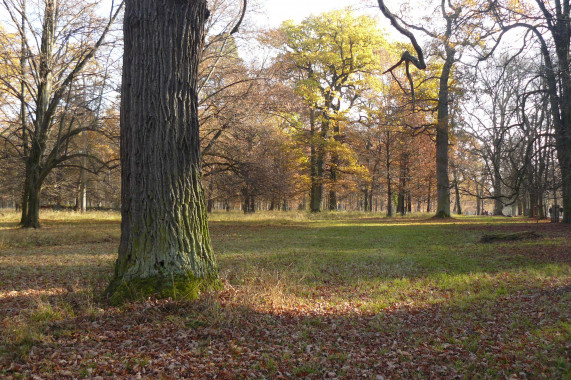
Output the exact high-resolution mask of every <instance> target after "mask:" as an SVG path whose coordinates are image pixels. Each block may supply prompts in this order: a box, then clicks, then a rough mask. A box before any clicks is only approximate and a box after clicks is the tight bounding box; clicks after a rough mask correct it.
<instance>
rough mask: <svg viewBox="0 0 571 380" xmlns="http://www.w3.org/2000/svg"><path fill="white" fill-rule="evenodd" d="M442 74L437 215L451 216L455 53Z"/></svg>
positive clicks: (438, 133)
mask: <svg viewBox="0 0 571 380" xmlns="http://www.w3.org/2000/svg"><path fill="white" fill-rule="evenodd" d="M446 50H447V59H446V62H445V63H444V66H443V68H442V74H441V76H440V90H439V92H438V126H437V127H436V189H437V204H436V217H439V218H449V217H450V180H449V178H448V125H449V120H448V117H449V115H448V78H449V77H450V71H451V70H452V66H453V63H454V54H453V53H450V52H448V50H449V48H448V47H447V48H446Z"/></svg>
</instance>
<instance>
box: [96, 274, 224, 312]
mask: <svg viewBox="0 0 571 380" xmlns="http://www.w3.org/2000/svg"><path fill="white" fill-rule="evenodd" d="M219 289H222V283H221V282H220V280H219V279H218V277H217V276H212V277H211V278H196V277H195V276H193V275H192V274H189V275H186V276H184V275H179V276H173V277H168V278H167V277H162V276H153V277H147V278H136V279H132V280H129V281H125V280H123V279H114V280H112V281H111V283H110V284H109V286H108V287H107V289H105V293H104V295H105V296H106V297H107V299H108V300H109V303H110V304H111V305H114V306H119V305H122V304H124V303H125V302H126V301H128V300H132V301H137V300H142V299H146V298H148V297H151V296H154V297H157V298H172V299H173V300H187V301H191V300H194V299H196V298H198V296H199V295H200V293H203V292H206V291H211V290H219Z"/></svg>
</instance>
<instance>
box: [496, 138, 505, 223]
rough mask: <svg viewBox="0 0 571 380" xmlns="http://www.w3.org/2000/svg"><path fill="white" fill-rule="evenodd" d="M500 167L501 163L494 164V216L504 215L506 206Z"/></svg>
mask: <svg viewBox="0 0 571 380" xmlns="http://www.w3.org/2000/svg"><path fill="white" fill-rule="evenodd" d="M496 149H497V148H496ZM499 165H500V163H499V162H494V215H503V210H504V204H503V202H502V178H501V174H500V167H499Z"/></svg>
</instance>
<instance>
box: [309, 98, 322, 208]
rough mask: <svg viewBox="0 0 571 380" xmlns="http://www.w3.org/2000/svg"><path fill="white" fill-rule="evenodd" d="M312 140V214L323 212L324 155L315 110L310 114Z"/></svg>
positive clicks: (310, 199)
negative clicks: (316, 126) (319, 140)
mask: <svg viewBox="0 0 571 380" xmlns="http://www.w3.org/2000/svg"><path fill="white" fill-rule="evenodd" d="M309 123H310V128H311V129H310V140H311V143H310V144H311V158H310V159H311V162H310V165H311V167H310V171H311V189H310V193H309V208H310V210H311V212H319V211H321V199H322V197H323V154H322V153H321V151H322V149H321V148H320V146H319V144H320V143H318V142H317V136H316V128H315V110H314V109H313V108H312V109H311V110H310V113H309Z"/></svg>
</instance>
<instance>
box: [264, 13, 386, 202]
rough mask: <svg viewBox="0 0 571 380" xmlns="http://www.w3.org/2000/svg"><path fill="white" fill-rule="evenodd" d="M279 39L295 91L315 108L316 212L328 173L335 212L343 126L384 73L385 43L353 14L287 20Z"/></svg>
mask: <svg viewBox="0 0 571 380" xmlns="http://www.w3.org/2000/svg"><path fill="white" fill-rule="evenodd" d="M279 34H280V38H279V40H278V41H279V42H281V46H279V45H278V44H276V43H275V41H274V45H277V46H276V47H279V48H281V49H282V51H283V53H282V55H281V56H280V57H279V59H281V60H282V61H285V62H287V63H288V64H289V65H290V67H291V73H292V78H293V79H294V85H295V87H296V90H297V92H298V94H299V95H300V97H301V98H302V101H303V102H304V104H305V105H306V106H307V107H308V108H309V109H310V112H309V113H310V117H309V119H310V120H309V124H310V135H311V137H310V141H311V153H310V154H311V158H310V162H311V192H310V198H311V200H310V205H311V211H314V212H315V211H320V210H321V199H322V193H323V189H324V186H323V185H324V182H325V180H326V178H325V174H326V171H328V172H329V183H330V186H331V188H330V192H329V209H330V210H334V209H336V208H337V192H336V184H337V181H338V180H339V175H340V170H339V169H340V167H341V165H342V163H341V157H340V152H339V149H338V148H339V146H340V145H341V144H342V141H341V140H342V138H341V137H342V136H341V129H340V128H341V123H342V121H343V118H344V114H345V113H346V112H347V110H348V109H350V108H351V107H352V106H353V102H354V100H355V98H356V96H358V91H359V88H360V87H362V86H363V83H364V82H365V81H366V78H367V77H370V76H371V74H374V73H375V72H376V71H378V70H379V67H378V57H377V55H376V53H377V52H378V51H379V50H380V49H381V48H382V47H383V45H384V44H386V41H385V39H384V37H383V35H382V33H381V31H380V30H379V29H378V27H377V25H376V22H375V21H374V20H373V19H371V18H370V17H366V16H355V15H354V14H353V12H351V10H349V9H346V10H341V11H334V12H329V13H325V14H322V15H319V16H310V17H309V18H307V19H305V20H304V21H302V22H301V23H300V24H295V23H293V22H291V21H286V22H285V23H284V24H283V25H282V27H281V28H280V33H279ZM327 163H328V164H329V165H328V168H327ZM327 169H328V170H327Z"/></svg>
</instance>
